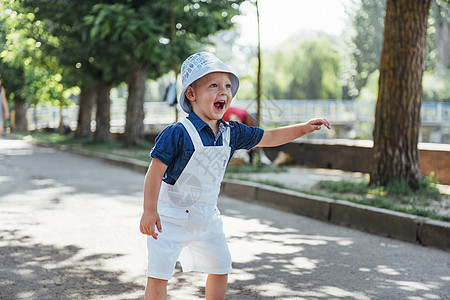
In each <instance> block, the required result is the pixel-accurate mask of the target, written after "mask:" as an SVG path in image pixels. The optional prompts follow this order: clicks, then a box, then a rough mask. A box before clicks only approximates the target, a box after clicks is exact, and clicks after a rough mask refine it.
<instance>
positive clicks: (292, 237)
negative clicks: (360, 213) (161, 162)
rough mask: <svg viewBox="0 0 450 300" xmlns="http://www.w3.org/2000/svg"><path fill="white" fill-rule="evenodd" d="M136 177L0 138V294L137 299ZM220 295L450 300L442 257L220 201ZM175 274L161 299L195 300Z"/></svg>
mask: <svg viewBox="0 0 450 300" xmlns="http://www.w3.org/2000/svg"><path fill="white" fill-rule="evenodd" d="M143 178H144V174H140V173H138V172H134V171H130V170H128V169H123V168H120V167H115V166H111V165H108V164H106V163H103V162H100V161H98V160H95V159H90V158H86V157H82V156H77V155H74V154H69V153H66V152H62V151H58V150H54V149H50V148H43V147H36V146H32V145H30V144H27V143H26V142H24V141H19V140H8V139H0V299H1V300H9V299H143V291H144V284H145V281H146V278H145V269H146V242H145V237H144V236H143V235H141V234H140V232H139V219H140V214H141V207H142V186H143ZM219 209H220V210H221V212H222V215H223V219H224V224H225V231H226V234H227V236H228V239H229V244H230V250H231V253H232V256H233V267H234V271H233V273H232V274H231V275H230V276H229V288H228V293H227V299H239V300H242V299H244V300H245V299H413V300H416V299H450V254H449V253H447V252H444V251H441V250H436V249H432V248H425V247H422V246H418V245H414V244H409V243H404V242H401V241H397V240H393V239H389V238H384V237H380V236H375V235H371V234H367V233H364V232H359V231H356V230H352V229H349V228H345V227H340V226H334V225H331V224H328V223H323V222H320V221H317V220H313V219H309V218H305V217H302V216H298V215H294V214H290V213H286V212H282V211H278V210H273V209H270V208H267V207H263V206H258V205H253V204H249V203H247V202H241V201H239V200H236V199H231V198H228V197H220V199H219ZM204 282H205V276H204V275H203V274H198V273H186V274H184V273H181V272H180V269H179V268H177V270H176V271H175V274H174V277H173V279H172V280H171V281H170V282H169V298H170V299H199V298H204V289H203V286H204Z"/></svg>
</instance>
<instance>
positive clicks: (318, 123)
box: [305, 119, 331, 133]
mask: <svg viewBox="0 0 450 300" xmlns="http://www.w3.org/2000/svg"><path fill="white" fill-rule="evenodd" d="M305 125H306V129H307V131H308V133H310V132H313V131H316V130H320V128H322V125H324V126H325V127H326V128H328V129H331V125H330V123H329V122H328V121H327V120H325V119H311V120H309V121H308V122H306V124H305Z"/></svg>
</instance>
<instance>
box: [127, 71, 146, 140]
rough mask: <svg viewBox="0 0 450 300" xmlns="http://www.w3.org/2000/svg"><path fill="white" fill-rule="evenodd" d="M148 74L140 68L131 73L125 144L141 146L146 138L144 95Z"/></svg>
mask: <svg viewBox="0 0 450 300" xmlns="http://www.w3.org/2000/svg"><path fill="white" fill-rule="evenodd" d="M147 74H148V72H147V71H146V70H144V69H142V68H140V67H137V68H135V69H133V70H131V71H130V74H129V79H128V100H127V113H126V124H125V135H124V142H125V144H126V145H140V144H141V142H142V138H143V136H144V95H145V82H146V80H147Z"/></svg>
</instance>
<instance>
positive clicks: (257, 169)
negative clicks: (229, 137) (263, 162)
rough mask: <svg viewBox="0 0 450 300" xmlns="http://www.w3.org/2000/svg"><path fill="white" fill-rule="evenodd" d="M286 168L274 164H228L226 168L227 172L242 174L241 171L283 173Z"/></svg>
mask: <svg viewBox="0 0 450 300" xmlns="http://www.w3.org/2000/svg"><path fill="white" fill-rule="evenodd" d="M286 171H287V170H286V169H285V168H281V167H276V166H258V165H257V164H255V165H252V166H229V167H228V168H227V171H226V172H227V174H242V173H269V172H271V173H284V172H286Z"/></svg>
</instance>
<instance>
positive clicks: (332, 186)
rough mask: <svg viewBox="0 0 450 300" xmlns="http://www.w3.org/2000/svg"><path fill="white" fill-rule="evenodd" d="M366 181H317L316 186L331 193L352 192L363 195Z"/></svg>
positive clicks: (365, 190)
mask: <svg viewBox="0 0 450 300" xmlns="http://www.w3.org/2000/svg"><path fill="white" fill-rule="evenodd" d="M367 183H368V182H367V181H347V180H339V181H326V180H322V181H319V182H318V183H317V184H318V187H319V188H320V189H323V190H326V191H328V192H331V193H339V194H345V193H354V194H358V195H365V194H366V193H367Z"/></svg>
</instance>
